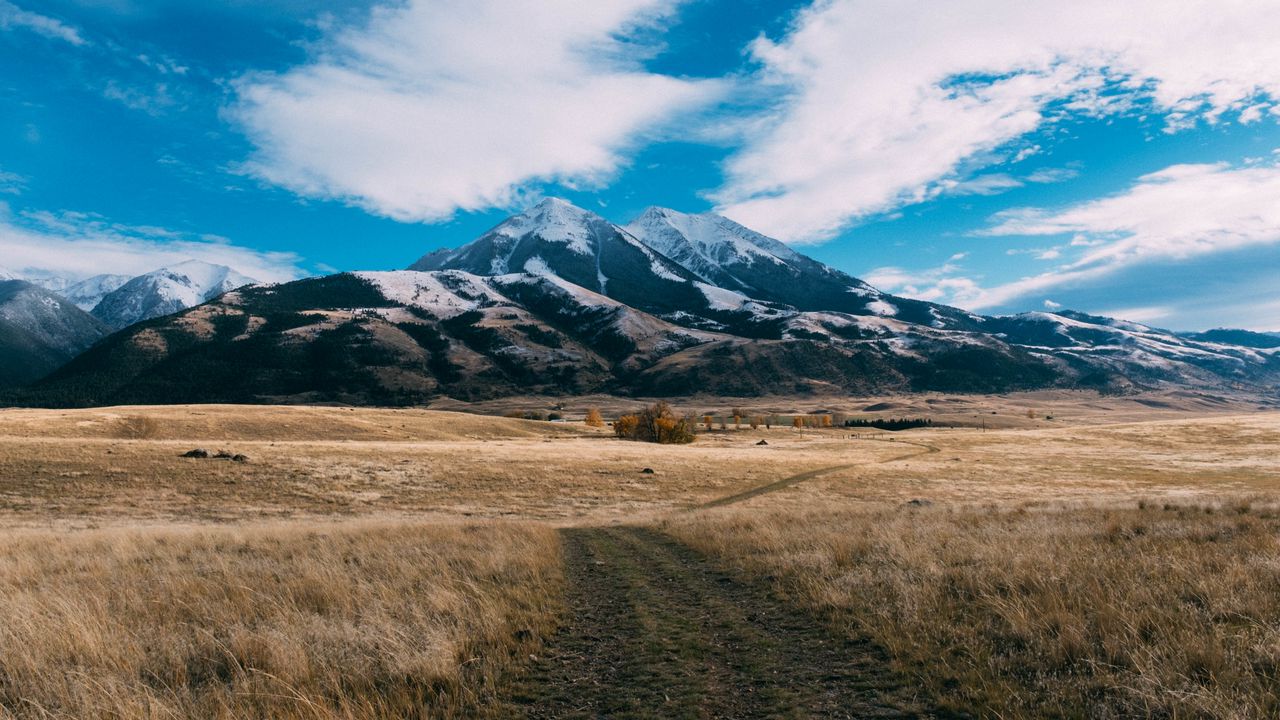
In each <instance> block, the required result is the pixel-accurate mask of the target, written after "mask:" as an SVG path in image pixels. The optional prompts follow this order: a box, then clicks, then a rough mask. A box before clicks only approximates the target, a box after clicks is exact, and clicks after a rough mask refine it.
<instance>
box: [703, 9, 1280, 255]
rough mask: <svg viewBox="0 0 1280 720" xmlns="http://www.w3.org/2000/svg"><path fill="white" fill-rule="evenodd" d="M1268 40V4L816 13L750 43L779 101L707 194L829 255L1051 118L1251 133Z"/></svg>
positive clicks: (1279, 28) (1271, 70)
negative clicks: (870, 224) (1139, 111)
mask: <svg viewBox="0 0 1280 720" xmlns="http://www.w3.org/2000/svg"><path fill="white" fill-rule="evenodd" d="M1276 37H1280V12H1276V7H1275V4H1274V2H1272V0H1236V1H1235V2H1231V3H1221V2H1216V1H1215V0H1186V1H1184V2H1177V3H1169V2H1165V1H1164V0H1130V1H1128V2H1114V1H1113V0H1080V1H1078V2H1071V3H1050V2H1025V1H1024V0H969V1H967V2H947V3H938V2H928V1H927V0H902V1H900V2H872V1H869V0H823V1H821V2H816V3H815V4H814V5H813V6H812V7H811V8H810V9H808V10H807V11H805V12H803V13H801V14H800V16H799V17H798V18H797V20H796V22H795V24H794V26H793V28H792V29H791V31H790V33H789V34H788V35H787V36H786V37H785V38H783V39H781V40H780V41H778V42H773V41H770V40H768V39H765V38H761V39H759V40H757V41H756V42H755V43H754V44H753V45H752V47H751V54H752V57H753V58H754V59H756V60H757V61H758V62H759V63H760V64H761V70H760V80H761V82H765V83H771V84H773V85H775V86H776V87H777V88H778V90H779V92H780V95H781V98H782V99H781V100H780V102H779V105H778V107H777V109H776V112H775V113H774V114H773V115H772V116H771V117H769V118H768V119H767V121H765V122H762V123H760V126H759V129H758V130H757V131H756V132H754V133H751V134H750V135H749V137H748V141H747V143H746V145H745V147H744V148H743V149H742V150H741V151H740V152H738V153H737V154H736V155H734V156H733V157H731V158H730V159H729V161H728V162H727V164H726V177H727V180H726V184H725V185H724V186H723V187H722V188H720V189H719V190H717V191H716V192H715V193H713V194H712V197H713V199H714V200H715V201H716V202H717V203H718V205H719V209H720V210H721V211H722V212H724V213H725V214H727V215H729V216H731V217H733V218H734V219H735V220H737V221H739V222H742V223H744V224H746V225H748V226H750V227H753V228H756V229H758V230H760V231H762V232H765V233H767V234H770V235H774V236H778V237H781V238H783V239H786V240H790V241H814V240H822V239H825V238H828V237H830V236H832V235H833V234H835V233H837V232H838V231H840V230H841V229H842V228H844V227H846V226H847V225H848V224H849V223H850V222H852V221H855V220H856V219H858V218H860V217H864V216H867V215H870V214H873V213H877V212H883V211H886V210H891V209H893V208H894V207H897V206H900V205H903V204H907V203H911V202H915V201H918V200H921V199H924V198H927V197H929V196H930V193H931V190H932V189H933V188H935V187H936V185H937V183H939V181H946V180H948V179H949V178H954V176H955V174H956V173H957V171H958V170H959V169H960V168H961V167H962V166H963V164H964V163H965V162H966V161H971V160H972V159H973V158H975V157H980V156H981V155H982V154H983V153H990V152H991V151H992V150H994V149H995V148H998V147H1000V146H1002V145H1004V144H1006V143H1008V142H1010V141H1013V140H1016V139H1018V138H1020V137H1022V136H1023V135H1025V134H1027V133H1029V132H1031V131H1033V130H1035V129H1037V128H1039V127H1041V126H1042V125H1043V124H1044V123H1045V122H1047V121H1049V120H1051V119H1052V118H1054V117H1056V116H1057V115H1058V114H1060V113H1083V114H1092V115H1103V114H1108V113H1115V112H1122V111H1125V110H1129V109H1133V108H1134V107H1135V106H1138V105H1141V104H1143V103H1148V104H1151V105H1154V106H1155V109H1156V110H1158V111H1160V112H1161V113H1162V114H1163V115H1164V116H1165V118H1166V122H1167V126H1168V128H1169V129H1170V130H1176V129H1179V128H1182V127H1186V126H1188V125H1190V124H1194V123H1195V122H1196V121H1197V120H1200V119H1203V120H1207V121H1210V122H1217V121H1220V120H1222V119H1223V118H1224V117H1226V118H1230V117H1236V118H1238V119H1240V120H1243V121H1246V122H1247V121H1252V120H1255V119H1256V118H1257V117H1260V116H1261V113H1262V112H1263V110H1264V109H1268V110H1269V112H1271V113H1274V112H1275V110H1276V105H1275V100H1276V99H1277V98H1280V43H1277V42H1276V41H1275V38H1276ZM1015 157H1026V155H1023V154H1022V153H1020V154H1019V155H1018V156H1015Z"/></svg>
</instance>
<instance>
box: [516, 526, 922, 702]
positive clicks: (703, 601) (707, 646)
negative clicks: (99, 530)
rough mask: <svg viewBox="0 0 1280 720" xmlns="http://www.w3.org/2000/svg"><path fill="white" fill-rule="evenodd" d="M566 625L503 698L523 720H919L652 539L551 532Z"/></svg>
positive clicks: (859, 667)
mask: <svg viewBox="0 0 1280 720" xmlns="http://www.w3.org/2000/svg"><path fill="white" fill-rule="evenodd" d="M563 539H564V550H565V561H566V580H567V581H568V597H567V601H568V613H567V615H566V619H567V624H566V626H565V627H563V628H562V629H561V631H560V632H559V633H558V634H557V635H556V636H555V638H553V640H552V643H551V645H550V647H548V649H547V651H546V654H545V657H542V658H539V659H538V661H537V662H536V663H534V666H533V667H532V668H531V670H530V672H529V674H528V675H526V676H525V677H523V678H522V679H521V680H520V682H519V685H518V687H517V688H516V689H515V692H514V693H513V695H512V698H513V705H512V707H510V708H509V710H510V711H511V714H512V715H514V716H516V717H528V718H539V719H541V718H605V717H607V718H764V717H769V718H775V717H781V718H803V717H822V718H904V717H921V716H928V714H925V713H922V712H921V711H920V709H919V707H918V706H917V705H916V700H915V698H914V697H913V691H912V689H911V688H909V687H906V686H904V685H903V684H902V683H901V681H900V680H899V679H898V678H897V677H895V676H894V675H893V674H892V673H891V672H890V671H889V670H888V662H887V659H886V657H885V655H884V654H883V653H882V652H881V651H880V650H879V649H878V648H876V647H875V646H874V645H872V644H871V643H869V642H857V641H847V640H844V639H841V638H839V637H838V634H837V633H832V632H830V631H828V630H827V629H826V628H825V627H824V623H822V622H821V621H820V620H819V619H818V618H815V617H811V616H808V615H806V614H805V613H803V612H800V611H797V610H796V609H794V608H791V607H788V606H786V605H785V604H783V603H781V602H779V600H778V598H776V597H774V596H773V595H772V593H771V591H770V590H769V588H768V587H766V586H763V585H754V584H746V583H744V582H743V581H741V580H738V579H734V578H733V577H731V576H730V575H728V574H727V573H725V572H723V571H721V570H719V569H717V568H716V567H715V566H713V565H712V564H711V563H709V562H707V561H706V560H704V559H703V558H702V557H700V556H699V555H697V554H696V553H695V552H694V551H692V550H690V549H689V548H687V547H685V546H683V545H680V544H679V543H676V542H675V541H674V540H672V539H670V538H668V537H667V536H665V535H662V534H660V533H657V532H654V531H652V530H647V529H643V528H635V527H614V528H574V529H567V530H564V531H563Z"/></svg>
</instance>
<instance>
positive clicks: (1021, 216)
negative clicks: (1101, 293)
mask: <svg viewBox="0 0 1280 720" xmlns="http://www.w3.org/2000/svg"><path fill="white" fill-rule="evenodd" d="M1277 199H1280V164H1277V163H1267V164H1257V165H1253V166H1244V167H1232V166H1230V165H1227V164H1226V163H1215V164H1198V165H1174V166H1171V167H1168V168H1165V169H1164V170H1161V171H1159V172H1155V173H1151V174H1149V175H1144V176H1142V177H1141V178H1139V179H1138V181H1137V183H1135V184H1134V185H1133V186H1132V187H1131V188H1129V189H1128V190H1126V191H1125V192H1122V193H1119V194H1117V195H1113V196H1110V197H1106V198H1102V199H1099V200H1093V201H1089V202H1084V203H1080V204H1077V205H1073V206H1070V207H1067V208H1064V209H1060V210H1045V209H1040V208H1018V209H1012V210H1007V211H1004V212H1002V213H1000V214H998V215H997V216H996V217H995V218H994V220H995V223H996V224H995V226H994V227H992V228H991V229H989V230H987V231H986V233H985V234H988V235H1045V236H1052V235H1064V236H1071V239H1070V240H1069V241H1068V242H1067V244H1066V245H1065V246H1063V247H1061V248H1056V249H1057V250H1059V251H1067V250H1072V249H1074V250H1076V251H1077V253H1078V256H1077V257H1076V258H1075V259H1074V260H1073V261H1072V262H1070V263H1068V264H1066V265H1064V266H1063V267H1062V270H1063V271H1065V272H1071V271H1081V270H1087V269H1091V268H1101V269H1107V268H1116V267H1119V266H1122V265H1126V264H1130V263H1135V262H1141V261H1144V260H1151V259H1158V258H1174V259H1185V258H1189V257H1194V256H1197V255H1205V254H1209V253H1215V252H1222V251H1224V250H1234V249H1238V248H1241V247H1245V246H1248V245H1257V244H1264V243H1275V242H1280V202H1277Z"/></svg>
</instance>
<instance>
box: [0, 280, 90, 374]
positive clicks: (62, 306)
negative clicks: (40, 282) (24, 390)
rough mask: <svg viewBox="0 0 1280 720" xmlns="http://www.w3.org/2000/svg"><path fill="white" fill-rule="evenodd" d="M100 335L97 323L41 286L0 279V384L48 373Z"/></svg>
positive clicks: (21, 281)
mask: <svg viewBox="0 0 1280 720" xmlns="http://www.w3.org/2000/svg"><path fill="white" fill-rule="evenodd" d="M106 333H107V328H106V326H104V325H103V324H102V323H100V322H98V321H97V320H96V319H94V318H93V317H92V316H90V315H89V314H88V313H86V312H84V311H83V310H81V309H80V308H78V307H76V306H75V305H72V304H71V303H69V302H67V301H66V300H64V299H63V298H61V297H60V296H58V295H55V294H54V293H51V292H49V291H48V290H45V289H44V288H41V287H39V286H37V285H34V284H32V283H29V282H26V281H23V280H6V281H0V387H3V386H12V385H19V384H23V383H26V382H30V381H32V380H35V379H37V378H40V377H42V376H44V375H46V374H48V373H49V372H51V371H52V370H54V369H56V368H57V367H59V366H60V365H62V364H64V363H66V362H67V361H68V360H70V359H71V358H73V357H75V356H76V355H78V354H79V353H80V352H82V351H83V350H84V349H85V348H87V347H89V346H90V345H92V344H93V343H95V342H97V341H98V340H99V339H101V338H102V337H103V336H104V335H106Z"/></svg>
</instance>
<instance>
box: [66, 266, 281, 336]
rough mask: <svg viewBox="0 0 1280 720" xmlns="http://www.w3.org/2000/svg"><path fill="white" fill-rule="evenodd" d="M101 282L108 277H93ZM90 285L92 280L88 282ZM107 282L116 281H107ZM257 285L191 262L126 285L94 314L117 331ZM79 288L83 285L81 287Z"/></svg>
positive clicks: (227, 271) (220, 269)
mask: <svg viewBox="0 0 1280 720" xmlns="http://www.w3.org/2000/svg"><path fill="white" fill-rule="evenodd" d="M91 280H97V281H98V282H99V283H101V282H103V280H104V276H98V278H92V279H91ZM85 282H86V283H89V282H91V281H85ZM106 282H108V283H110V282H113V280H111V279H109V278H106ZM255 282H257V281H256V280H254V279H253V278H249V277H246V276H244V275H241V274H240V273H238V272H236V271H235V270H233V269H231V268H229V267H227V266H225V265H213V264H211V263H207V262H203V261H200V260H188V261H186V262H183V263H179V264H177V265H172V266H169V267H165V268H160V269H159V270H153V271H151V272H149V273H147V274H145V275H139V276H138V277H135V278H133V279H132V280H129V281H128V282H125V283H123V284H121V285H119V286H118V287H116V288H115V289H114V290H112V291H110V292H108V293H106V294H105V295H103V296H102V299H101V300H100V301H99V302H97V303H95V305H94V306H93V311H92V312H93V315H94V317H96V318H98V319H99V320H101V321H102V322H104V323H106V324H107V325H108V326H110V327H112V328H114V329H120V328H123V327H128V326H129V325H132V324H134V323H136V322H140V321H142V320H149V319H151V318H154V317H160V316H161V315H168V314H170V313H175V312H178V311H180V310H185V309H187V308H189V307H193V306H195V305H199V304H200V303H203V302H206V301H208V300H212V299H213V298H215V297H217V296H219V295H221V294H222V293H225V292H227V291H228V290H234V289H235V288H238V287H242V286H244V285H251V284H253V283H255ZM77 287H79V286H77Z"/></svg>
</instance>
